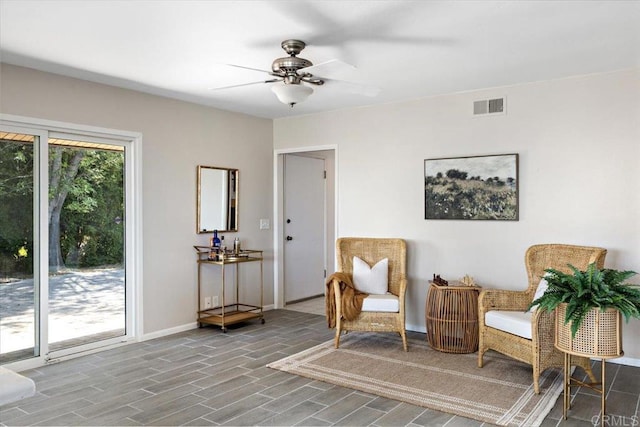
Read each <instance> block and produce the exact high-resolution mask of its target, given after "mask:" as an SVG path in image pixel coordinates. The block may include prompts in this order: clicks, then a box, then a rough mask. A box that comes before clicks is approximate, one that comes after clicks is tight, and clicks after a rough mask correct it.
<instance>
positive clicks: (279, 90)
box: [271, 83, 313, 108]
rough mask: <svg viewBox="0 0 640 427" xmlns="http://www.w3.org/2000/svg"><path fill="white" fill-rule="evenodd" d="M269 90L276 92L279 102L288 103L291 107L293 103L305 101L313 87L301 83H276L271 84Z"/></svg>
mask: <svg viewBox="0 0 640 427" xmlns="http://www.w3.org/2000/svg"><path fill="white" fill-rule="evenodd" d="M271 90H272V91H273V93H275V94H276V96H277V97H278V100H279V101H280V102H282V103H283V104H289V105H290V106H291V107H292V108H293V106H294V105H295V104H297V103H299V102H303V101H305V100H306V99H307V98H308V97H309V95H311V94H312V93H313V89H311V88H310V87H309V86H305V85H303V84H301V83H298V84H286V83H282V84H277V85H273V86H271Z"/></svg>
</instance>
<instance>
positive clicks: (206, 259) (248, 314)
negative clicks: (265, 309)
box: [194, 246, 265, 333]
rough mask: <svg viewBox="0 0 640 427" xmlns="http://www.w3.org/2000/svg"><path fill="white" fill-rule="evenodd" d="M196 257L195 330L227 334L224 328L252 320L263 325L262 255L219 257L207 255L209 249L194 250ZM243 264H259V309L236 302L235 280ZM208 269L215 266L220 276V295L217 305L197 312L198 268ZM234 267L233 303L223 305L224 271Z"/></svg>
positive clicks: (247, 252) (242, 253) (243, 253)
mask: <svg viewBox="0 0 640 427" xmlns="http://www.w3.org/2000/svg"><path fill="white" fill-rule="evenodd" d="M194 248H195V250H196V253H197V256H198V311H197V314H198V326H199V327H202V326H203V324H209V325H217V326H220V328H221V329H222V332H225V333H226V332H227V325H232V324H234V323H240V322H246V321H248V320H252V319H260V321H261V323H263V324H264V322H265V321H264V317H263V314H262V305H263V293H264V292H263V266H262V251H258V250H241V251H239V252H237V253H234V252H227V253H223V254H222V255H221V256H220V255H217V254H212V253H211V248H209V247H208V246H194ZM244 263H259V264H260V305H252V304H245V303H242V302H240V291H239V289H240V286H239V283H238V276H239V272H240V264H244ZM204 265H211V266H217V267H218V268H219V270H220V274H221V284H220V288H221V292H220V305H219V306H216V307H211V308H205V309H204V310H200V304H201V301H202V266H204ZM228 265H235V270H236V271H235V281H234V282H235V283H234V284H235V286H234V290H235V302H233V303H231V304H226V303H225V301H226V295H225V270H226V266H228Z"/></svg>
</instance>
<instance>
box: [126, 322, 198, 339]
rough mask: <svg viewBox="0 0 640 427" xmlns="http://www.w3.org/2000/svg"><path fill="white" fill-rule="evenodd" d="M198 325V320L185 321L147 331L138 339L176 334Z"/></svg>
mask: <svg viewBox="0 0 640 427" xmlns="http://www.w3.org/2000/svg"><path fill="white" fill-rule="evenodd" d="M197 327H198V322H193V323H186V324H184V325H180V326H175V327H173V328H169V329H162V330H159V331H154V332H149V333H148V334H144V335H143V336H141V337H140V339H139V341H147V340H152V339H155V338H162V337H166V336H167V335H173V334H177V333H178V332H184V331H189V330H191V329H196V328H197Z"/></svg>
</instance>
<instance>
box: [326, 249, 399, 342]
mask: <svg viewBox="0 0 640 427" xmlns="http://www.w3.org/2000/svg"><path fill="white" fill-rule="evenodd" d="M336 256H337V259H338V269H337V271H338V272H343V273H347V274H348V275H349V276H351V275H352V274H353V257H354V256H357V257H359V258H360V259H362V260H363V261H365V262H367V263H368V264H369V265H375V264H376V263H377V262H378V261H380V260H381V259H384V258H388V259H389V273H388V274H389V279H388V280H389V292H390V293H391V294H393V295H395V296H396V297H398V307H399V309H398V312H395V313H394V312H382V311H362V312H361V313H360V315H359V317H358V318H357V319H355V320H346V319H344V318H343V317H342V314H341V307H342V299H341V298H342V297H341V294H340V284H339V282H338V281H337V280H333V283H332V284H331V285H332V286H333V290H334V292H333V293H334V295H335V307H336V336H335V346H336V348H338V346H339V345H340V335H341V333H342V332H343V331H344V332H348V331H369V332H397V333H399V334H400V336H401V337H402V345H403V347H404V351H407V335H406V332H405V301H404V299H405V292H406V289H407V279H406V271H407V262H406V259H407V249H406V243H405V241H404V240H402V239H377V238H359V237H345V238H340V239H338V241H337V242H336Z"/></svg>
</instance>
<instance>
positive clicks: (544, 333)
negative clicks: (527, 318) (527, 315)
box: [531, 310, 556, 352]
mask: <svg viewBox="0 0 640 427" xmlns="http://www.w3.org/2000/svg"><path fill="white" fill-rule="evenodd" d="M555 322H556V312H555V311H546V310H535V311H534V312H533V317H532V319H531V324H532V327H533V329H532V331H531V332H532V336H531V339H532V341H533V343H534V345H537V343H538V344H539V345H540V346H541V347H543V348H542V351H545V352H551V351H553V348H554V343H555V337H556V324H555ZM545 348H546V350H545Z"/></svg>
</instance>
